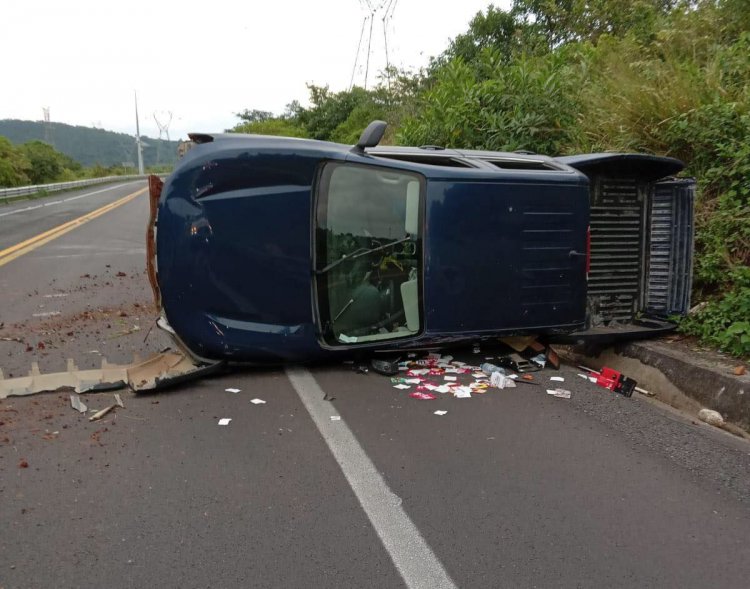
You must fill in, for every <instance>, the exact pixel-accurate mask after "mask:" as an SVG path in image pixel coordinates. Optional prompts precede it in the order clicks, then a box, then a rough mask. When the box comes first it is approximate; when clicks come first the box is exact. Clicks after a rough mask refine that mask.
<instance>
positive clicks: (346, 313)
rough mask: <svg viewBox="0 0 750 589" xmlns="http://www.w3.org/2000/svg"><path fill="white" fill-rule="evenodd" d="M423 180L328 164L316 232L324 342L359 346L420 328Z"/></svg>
mask: <svg viewBox="0 0 750 589" xmlns="http://www.w3.org/2000/svg"><path fill="white" fill-rule="evenodd" d="M422 187H423V181H422V180H421V178H420V176H418V175H416V174H411V173H404V172H401V171H393V170H388V169H385V168H371V167H365V166H357V165H346V164H329V165H327V166H326V167H325V168H324V170H323V174H322V177H321V182H320V190H319V200H318V205H317V206H318V210H317V231H316V240H317V243H316V254H317V261H316V264H317V268H316V274H317V288H318V305H319V312H320V317H321V321H322V324H323V331H324V337H325V339H326V340H327V341H328V342H329V343H332V344H356V343H364V342H371V341H376V340H386V339H392V338H400V337H408V336H412V335H415V334H416V333H418V332H419V331H420V327H421V315H420V313H421V311H420V303H419V293H420V292H421V274H422V268H421V221H420V210H421V208H422V206H421V199H422V198H423V197H422V192H423V188H422Z"/></svg>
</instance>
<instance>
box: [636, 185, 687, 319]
mask: <svg viewBox="0 0 750 589" xmlns="http://www.w3.org/2000/svg"><path fill="white" fill-rule="evenodd" d="M693 191H694V183H693V181H692V180H675V181H671V182H660V183H659V184H657V185H656V187H655V190H654V195H653V198H652V199H651V211H650V213H651V214H650V218H651V231H650V234H649V237H650V243H649V266H648V280H647V295H646V301H647V302H646V309H647V310H648V312H649V313H651V314H653V315H657V316H662V317H666V316H668V315H674V314H681V313H686V312H687V310H688V308H689V307H690V288H691V277H692V263H693V226H692V218H693Z"/></svg>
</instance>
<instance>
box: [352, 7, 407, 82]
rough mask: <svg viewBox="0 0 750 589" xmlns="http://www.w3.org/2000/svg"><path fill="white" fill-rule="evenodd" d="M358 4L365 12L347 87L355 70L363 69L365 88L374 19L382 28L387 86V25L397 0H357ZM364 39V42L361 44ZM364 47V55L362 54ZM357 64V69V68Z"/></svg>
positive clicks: (389, 62)
mask: <svg viewBox="0 0 750 589" xmlns="http://www.w3.org/2000/svg"><path fill="white" fill-rule="evenodd" d="M359 5H360V7H361V9H362V11H363V12H364V13H365V15H364V17H363V19H362V28H361V29H360V32H359V41H358V43H357V51H356V53H355V55H354V66H353V67H352V78H351V81H350V82H349V89H350V90H351V89H352V87H353V86H354V78H355V77H356V75H357V72H358V71H359V73H360V74H361V73H362V70H363V69H364V84H363V86H364V88H365V90H367V82H368V80H369V77H370V58H371V57H372V53H373V47H372V45H373V37H372V34H373V29H374V28H375V21H376V20H378V21H379V22H380V25H381V26H382V28H383V48H384V52H385V71H386V76H387V81H388V87H389V88H390V84H391V72H390V70H391V56H390V54H389V52H388V26H389V24H390V22H391V21H392V20H393V13H394V12H395V11H396V6H397V5H398V0H380V1H378V0H359ZM363 41H364V44H363ZM363 49H364V56H362V53H363ZM357 65H359V70H357Z"/></svg>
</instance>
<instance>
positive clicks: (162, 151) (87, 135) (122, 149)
mask: <svg viewBox="0 0 750 589" xmlns="http://www.w3.org/2000/svg"><path fill="white" fill-rule="evenodd" d="M48 134H49V142H50V143H51V144H52V145H53V146H54V147H55V148H56V149H57V150H58V151H60V152H62V153H64V154H65V155H67V156H69V157H71V158H73V159H74V160H75V161H77V162H79V163H80V164H82V165H84V166H93V165H94V164H100V165H102V166H119V165H122V163H123V162H132V163H133V165H137V163H136V162H137V161H138V157H137V155H136V150H135V137H134V136H132V135H127V134H125V133H115V132H113V131H105V130H104V129H94V128H91V127H80V126H73V125H66V124H64V123H50V124H49V131H48ZM0 136H3V137H7V138H8V140H9V141H10V142H11V143H13V144H16V145H20V144H22V143H26V142H27V141H33V140H41V141H45V125H44V123H43V122H42V121H19V120H14V119H4V120H0ZM142 140H143V142H144V144H146V147H144V149H143V164H144V165H145V166H147V167H148V166H154V165H157V164H173V163H175V162H176V161H177V144H178V142H177V141H159V140H158V139H152V138H150V137H142Z"/></svg>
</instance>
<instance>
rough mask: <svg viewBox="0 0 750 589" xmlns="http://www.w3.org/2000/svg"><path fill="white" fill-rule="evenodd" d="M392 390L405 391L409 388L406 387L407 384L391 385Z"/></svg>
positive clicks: (408, 386)
mask: <svg viewBox="0 0 750 589" xmlns="http://www.w3.org/2000/svg"><path fill="white" fill-rule="evenodd" d="M393 388H394V389H401V390H402V391H403V390H405V389H410V388H411V386H410V385H408V384H397V385H393Z"/></svg>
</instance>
